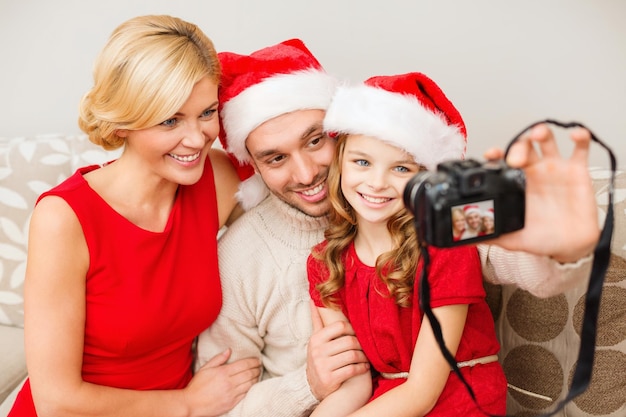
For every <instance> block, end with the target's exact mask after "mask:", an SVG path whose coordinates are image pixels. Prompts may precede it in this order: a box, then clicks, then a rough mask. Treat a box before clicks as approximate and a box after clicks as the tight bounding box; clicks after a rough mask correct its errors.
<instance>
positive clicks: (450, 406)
mask: <svg viewBox="0 0 626 417" xmlns="http://www.w3.org/2000/svg"><path fill="white" fill-rule="evenodd" d="M324 128H325V129H326V130H328V131H330V132H336V133H338V145H337V146H338V147H337V153H336V155H335V158H334V160H333V162H332V164H331V168H330V172H329V179H328V181H329V198H330V200H331V203H332V210H331V215H330V225H329V228H328V229H327V231H326V233H325V238H326V240H325V241H324V242H322V243H321V244H319V245H317V246H316V247H315V248H314V249H313V251H312V253H311V255H310V256H309V259H308V262H307V270H308V274H309V282H310V293H311V296H312V298H313V300H314V302H315V304H316V305H317V306H318V309H319V312H320V315H321V317H322V320H323V322H324V325H329V324H331V323H333V322H335V321H338V320H344V321H349V322H350V323H351V324H352V326H353V328H354V330H355V332H356V336H357V338H358V339H359V342H360V343H361V346H362V347H363V351H364V352H365V354H366V355H367V357H368V359H369V361H370V362H371V365H372V375H371V377H370V376H369V375H367V374H364V375H361V376H357V377H354V378H352V379H350V380H348V381H346V382H345V383H344V384H343V385H342V386H341V387H340V388H339V390H337V391H336V392H335V393H333V394H331V395H329V396H328V397H327V398H326V399H324V400H323V401H322V403H321V404H320V406H319V407H318V408H317V409H316V410H315V412H314V415H321V416H330V415H351V416H381V415H393V416H423V415H427V414H428V415H430V416H453V415H455V416H456V415H459V416H460V415H462V416H482V415H483V414H482V413H481V412H480V410H479V409H478V408H477V407H476V405H475V404H474V403H473V401H472V399H471V397H470V395H469V393H468V392H467V391H466V389H465V387H464V386H463V385H462V383H461V381H460V380H459V378H458V377H457V376H456V375H455V374H451V370H450V367H449V365H448V363H447V362H446V361H445V359H444V357H443V355H442V354H441V352H440V349H439V346H438V345H437V343H436V340H435V337H434V335H433V332H432V330H431V326H430V324H429V322H428V320H424V318H423V313H422V311H421V309H420V306H419V297H418V294H417V290H416V289H415V288H414V286H415V284H416V283H417V279H418V278H417V277H419V274H420V270H421V262H422V261H421V260H420V259H419V256H418V254H419V250H418V242H417V238H416V233H415V230H414V226H413V216H412V215H411V213H410V212H409V211H408V210H407V209H406V208H405V207H404V203H403V191H404V187H405V185H406V183H407V182H408V180H409V179H410V178H411V177H412V176H414V175H415V174H416V173H417V172H418V171H420V170H422V169H434V168H435V167H436V164H437V163H438V162H441V161H443V160H445V159H452V158H456V159H458V158H461V157H462V156H463V153H464V149H465V127H464V124H463V120H462V119H461V117H460V115H459V113H458V112H457V110H456V109H455V108H454V106H453V105H452V103H450V102H449V101H448V100H447V98H446V97H445V96H444V94H443V92H442V91H441V90H440V89H439V88H438V87H437V85H436V84H435V83H433V82H432V81H431V80H430V79H428V78H427V77H426V76H424V75H423V74H419V73H410V74H404V75H398V76H388V77H386V76H383V77H374V78H370V79H369V80H367V81H366V82H365V84H364V85H360V86H354V87H349V86H345V87H341V88H339V90H338V91H337V92H336V94H335V97H334V98H333V101H332V103H331V105H330V108H329V109H328V111H327V114H326V117H325V120H324ZM428 250H429V254H430V258H431V265H430V268H429V275H428V279H429V282H430V285H431V305H432V308H433V311H434V314H435V315H436V317H437V318H438V320H439V322H440V323H441V327H442V329H443V336H444V340H445V343H446V346H447V348H448V349H449V350H450V352H451V353H452V354H453V355H455V357H456V360H457V362H458V366H459V368H460V369H461V372H462V373H463V375H464V377H465V378H466V380H467V381H468V382H469V383H470V384H471V385H472V387H473V390H474V391H475V394H476V397H477V399H478V401H479V403H480V405H481V407H482V408H483V409H484V410H485V411H487V412H490V413H504V412H505V398H506V381H505V377H504V373H503V371H502V368H501V366H500V364H499V363H498V362H497V355H496V354H497V352H498V350H499V345H498V342H497V340H496V335H495V330H494V323H493V318H492V316H491V313H490V311H489V308H488V306H487V304H486V302H485V292H484V290H483V284H482V276H481V269H480V263H479V259H478V254H477V251H476V248H475V247H470V246H462V247H457V248H453V249H436V248H429V249H428Z"/></svg>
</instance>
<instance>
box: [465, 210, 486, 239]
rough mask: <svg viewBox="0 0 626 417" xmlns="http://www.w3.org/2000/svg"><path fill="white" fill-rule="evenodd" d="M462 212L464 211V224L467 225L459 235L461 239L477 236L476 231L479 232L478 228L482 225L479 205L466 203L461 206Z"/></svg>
mask: <svg viewBox="0 0 626 417" xmlns="http://www.w3.org/2000/svg"><path fill="white" fill-rule="evenodd" d="M463 213H465V224H466V225H467V227H466V228H465V231H464V232H463V234H462V235H461V240H463V239H469V238H472V237H476V236H478V233H480V228H481V226H482V219H481V217H480V207H478V206H477V205H475V204H468V205H467V206H465V207H463Z"/></svg>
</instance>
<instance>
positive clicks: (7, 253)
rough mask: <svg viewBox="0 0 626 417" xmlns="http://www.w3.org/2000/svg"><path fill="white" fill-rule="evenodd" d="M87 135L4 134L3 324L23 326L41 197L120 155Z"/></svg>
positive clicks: (0, 185) (0, 153)
mask: <svg viewBox="0 0 626 417" xmlns="http://www.w3.org/2000/svg"><path fill="white" fill-rule="evenodd" d="M119 153H120V152H119V151H115V152H106V151H104V150H103V149H102V148H100V147H98V146H96V145H94V144H92V143H91V142H89V140H88V139H87V137H86V136H84V135H80V136H61V135H42V136H36V137H32V138H24V137H21V138H13V139H1V138H0V324H4V325H13V326H19V327H21V326H23V323H24V315H23V295H22V294H23V293H22V290H23V284H24V272H25V268H26V244H27V237H28V223H29V219H30V215H31V212H32V209H33V206H34V204H35V201H36V199H37V197H38V196H39V195H40V194H41V193H42V192H43V191H46V190H48V189H50V188H51V187H53V186H54V185H56V184H58V183H59V182H61V181H63V180H64V179H66V178H67V177H68V176H70V175H71V174H72V173H73V172H74V171H75V170H76V168H78V167H80V166H83V165H89V164H101V163H103V162H106V161H109V160H111V159H114V158H116V157H117V155H119Z"/></svg>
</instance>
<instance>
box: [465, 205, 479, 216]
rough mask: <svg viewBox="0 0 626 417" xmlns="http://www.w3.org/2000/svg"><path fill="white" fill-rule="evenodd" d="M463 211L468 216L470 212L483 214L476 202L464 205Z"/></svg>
mask: <svg viewBox="0 0 626 417" xmlns="http://www.w3.org/2000/svg"><path fill="white" fill-rule="evenodd" d="M463 212H464V213H465V215H466V216H467V215H468V214H470V213H478V214H481V211H480V207H478V206H477V205H474V204H468V205H467V206H465V207H463Z"/></svg>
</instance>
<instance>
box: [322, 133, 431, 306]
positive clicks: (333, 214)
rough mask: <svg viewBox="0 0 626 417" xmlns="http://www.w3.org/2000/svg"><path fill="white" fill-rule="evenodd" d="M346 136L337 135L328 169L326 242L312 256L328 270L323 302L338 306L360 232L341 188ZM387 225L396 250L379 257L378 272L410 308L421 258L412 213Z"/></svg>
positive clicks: (398, 299) (399, 215) (405, 212)
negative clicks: (351, 251) (349, 252)
mask: <svg viewBox="0 0 626 417" xmlns="http://www.w3.org/2000/svg"><path fill="white" fill-rule="evenodd" d="M347 137H348V135H345V134H340V135H339V136H338V137H337V150H336V152H335V156H334V158H333V160H332V162H331V165H330V168H329V172H328V196H329V201H330V202H331V209H330V214H329V216H330V217H329V227H328V228H327V230H326V231H325V234H324V237H325V238H326V241H327V244H326V245H324V246H322V247H319V249H318V250H317V251H314V252H313V257H315V258H316V259H319V260H321V261H322V262H323V263H324V264H325V266H326V268H327V269H328V273H329V276H328V279H327V280H326V281H325V282H323V283H320V284H318V285H317V290H318V291H319V293H320V298H321V299H322V302H323V303H324V305H325V306H326V307H331V308H336V305H337V304H336V298H335V294H336V293H337V292H338V291H339V289H341V287H343V285H344V283H345V267H344V259H345V256H344V254H345V251H346V249H347V248H348V246H349V245H350V243H351V242H352V241H353V240H354V238H355V237H356V233H357V221H356V214H355V212H354V209H353V208H352V207H351V206H350V204H349V203H348V202H347V201H346V199H345V197H344V195H343V193H342V191H341V161H342V160H343V154H344V149H345V144H346V140H347ZM387 228H388V229H389V232H390V233H391V238H392V241H393V247H394V249H392V250H391V251H389V252H386V253H383V254H381V255H380V256H379V257H378V259H377V260H376V272H377V274H378V276H379V277H380V279H381V280H382V282H383V283H384V284H385V285H386V286H387V289H388V290H389V295H390V296H391V297H393V298H395V301H396V303H397V304H398V305H400V306H402V307H408V306H410V305H411V295H412V293H413V285H414V282H415V274H416V270H417V262H418V259H419V251H418V250H417V248H418V244H417V234H416V232H415V228H414V226H413V214H412V213H411V212H410V211H409V210H407V209H403V210H401V211H400V212H399V213H397V214H396V215H394V216H393V217H392V218H390V219H389V221H388V222H387Z"/></svg>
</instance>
